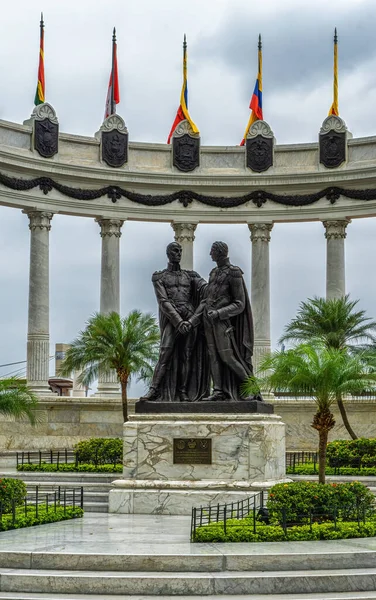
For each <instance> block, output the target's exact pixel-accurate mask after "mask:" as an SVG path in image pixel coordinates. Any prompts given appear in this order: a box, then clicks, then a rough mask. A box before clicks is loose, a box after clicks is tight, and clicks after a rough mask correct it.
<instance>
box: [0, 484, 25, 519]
mask: <svg viewBox="0 0 376 600" xmlns="http://www.w3.org/2000/svg"><path fill="white" fill-rule="evenodd" d="M25 496H26V485H25V483H24V482H23V481H21V480H20V479H10V478H8V477H3V478H2V479H0V506H1V510H2V512H3V513H7V512H10V511H11V510H12V502H13V500H14V502H15V504H16V506H19V505H21V504H22V503H23V501H24V498H25Z"/></svg>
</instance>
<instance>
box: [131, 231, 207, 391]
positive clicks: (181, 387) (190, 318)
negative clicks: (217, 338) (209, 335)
mask: <svg viewBox="0 0 376 600" xmlns="http://www.w3.org/2000/svg"><path fill="white" fill-rule="evenodd" d="M166 252H167V257H168V265H167V269H164V270H163V271H157V272H156V273H154V274H153V277H152V281H153V284H154V290H155V294H156V297H157V301H158V305H159V324H160V330H161V345H160V351H159V360H158V362H157V365H156V367H155V370H154V374H153V379H152V382H151V386H150V389H149V391H148V393H147V394H146V395H145V396H143V397H142V398H140V400H141V401H163V402H179V401H180V402H195V401H196V400H200V399H201V398H202V397H203V396H205V395H207V394H208V391H209V377H210V375H209V368H208V356H207V351H206V348H205V336H204V335H203V330H202V327H200V325H201V323H202V319H201V317H200V315H197V314H196V313H197V312H198V310H199V309H200V302H201V300H202V299H203V292H204V290H205V287H206V281H205V280H204V279H202V278H201V277H200V276H199V275H198V273H196V272H195V271H188V270H185V269H181V268H180V260H181V255H182V248H181V246H180V244H178V243H177V242H172V243H171V244H169V245H168V246H167V250H166Z"/></svg>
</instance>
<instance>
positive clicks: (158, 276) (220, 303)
mask: <svg viewBox="0 0 376 600" xmlns="http://www.w3.org/2000/svg"><path fill="white" fill-rule="evenodd" d="M181 254H182V249H181V246H180V244H178V243H176V242H173V243H172V244H169V245H168V246H167V256H168V260H169V262H168V266H167V269H164V270H163V271H157V272H156V273H154V275H153V277H152V281H153V284H154V289H155V293H156V296H157V300H158V305H159V319H160V328H161V347H160V354H159V360H158V362H157V365H156V367H155V370H154V375H153V379H152V382H151V386H150V389H149V391H148V393H147V394H146V395H145V396H143V397H142V398H140V400H141V402H140V403H138V406H136V412H163V411H165V412H179V411H180V412H192V410H191V409H190V408H189V406H191V405H190V404H188V403H191V402H196V405H195V407H193V406H192V409H193V412H261V413H270V412H273V407H272V406H270V405H269V404H266V403H265V402H262V400H263V399H262V397H261V395H260V394H257V395H256V396H254V397H252V398H244V397H242V396H241V389H240V387H241V384H242V382H243V381H244V380H245V379H247V378H248V377H249V376H251V375H252V374H253V366H252V354H253V322H252V312H251V306H250V302H249V298H248V293H247V289H246V286H245V283H244V280H243V272H242V270H241V269H240V268H239V267H236V266H234V265H232V264H231V263H230V260H229V258H228V247H227V244H225V243H224V242H214V244H213V245H212V248H211V251H210V256H211V257H212V259H213V260H214V261H215V262H216V263H217V266H216V267H215V268H214V269H213V270H212V271H211V273H210V278H209V283H206V281H205V280H204V279H202V278H201V277H200V276H199V275H198V274H197V273H196V272H195V271H187V270H184V269H181V268H180V259H181ZM210 379H211V380H212V382H213V392H212V393H211V394H210V393H209V384H210ZM234 401H235V404H234ZM167 403H170V404H167ZM171 403H175V404H174V405H172V404H171ZM177 403H179V405H177ZM181 403H182V404H181ZM231 406H232V408H231ZM237 407H238V408H237Z"/></svg>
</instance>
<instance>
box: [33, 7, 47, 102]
mask: <svg viewBox="0 0 376 600" xmlns="http://www.w3.org/2000/svg"><path fill="white" fill-rule="evenodd" d="M45 94H46V90H45V81H44V21H43V13H42V14H41V16H40V43H39V65H38V83H37V89H36V92H35V98H34V104H35V106H38V104H43V103H44V102H45Z"/></svg>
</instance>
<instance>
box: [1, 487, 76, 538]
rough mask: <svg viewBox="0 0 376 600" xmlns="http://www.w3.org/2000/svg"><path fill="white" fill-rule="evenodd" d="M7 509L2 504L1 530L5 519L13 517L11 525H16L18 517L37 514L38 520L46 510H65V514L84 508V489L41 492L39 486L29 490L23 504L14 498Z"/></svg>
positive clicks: (59, 488)
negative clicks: (68, 511)
mask: <svg viewBox="0 0 376 600" xmlns="http://www.w3.org/2000/svg"><path fill="white" fill-rule="evenodd" d="M7 507H8V508H7V509H5V508H4V505H3V504H2V503H0V529H1V522H2V520H3V517H6V516H10V515H11V523H12V525H15V524H16V522H17V517H23V516H25V517H27V516H28V515H30V513H33V512H34V514H35V517H36V518H38V516H39V514H40V512H41V511H42V510H45V511H46V512H47V513H48V512H55V513H56V512H57V509H58V508H62V509H63V514H64V515H65V514H66V512H67V508H81V509H82V510H83V508H84V488H83V487H77V488H61V487H60V486H59V487H58V488H57V489H56V490H53V491H52V492H41V491H40V489H39V486H38V485H37V486H35V488H31V489H30V488H28V492H27V495H26V496H25V498H24V499H23V501H22V502H21V503H19V502H17V501H16V500H15V499H14V498H13V499H11V501H10V507H9V503H7Z"/></svg>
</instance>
